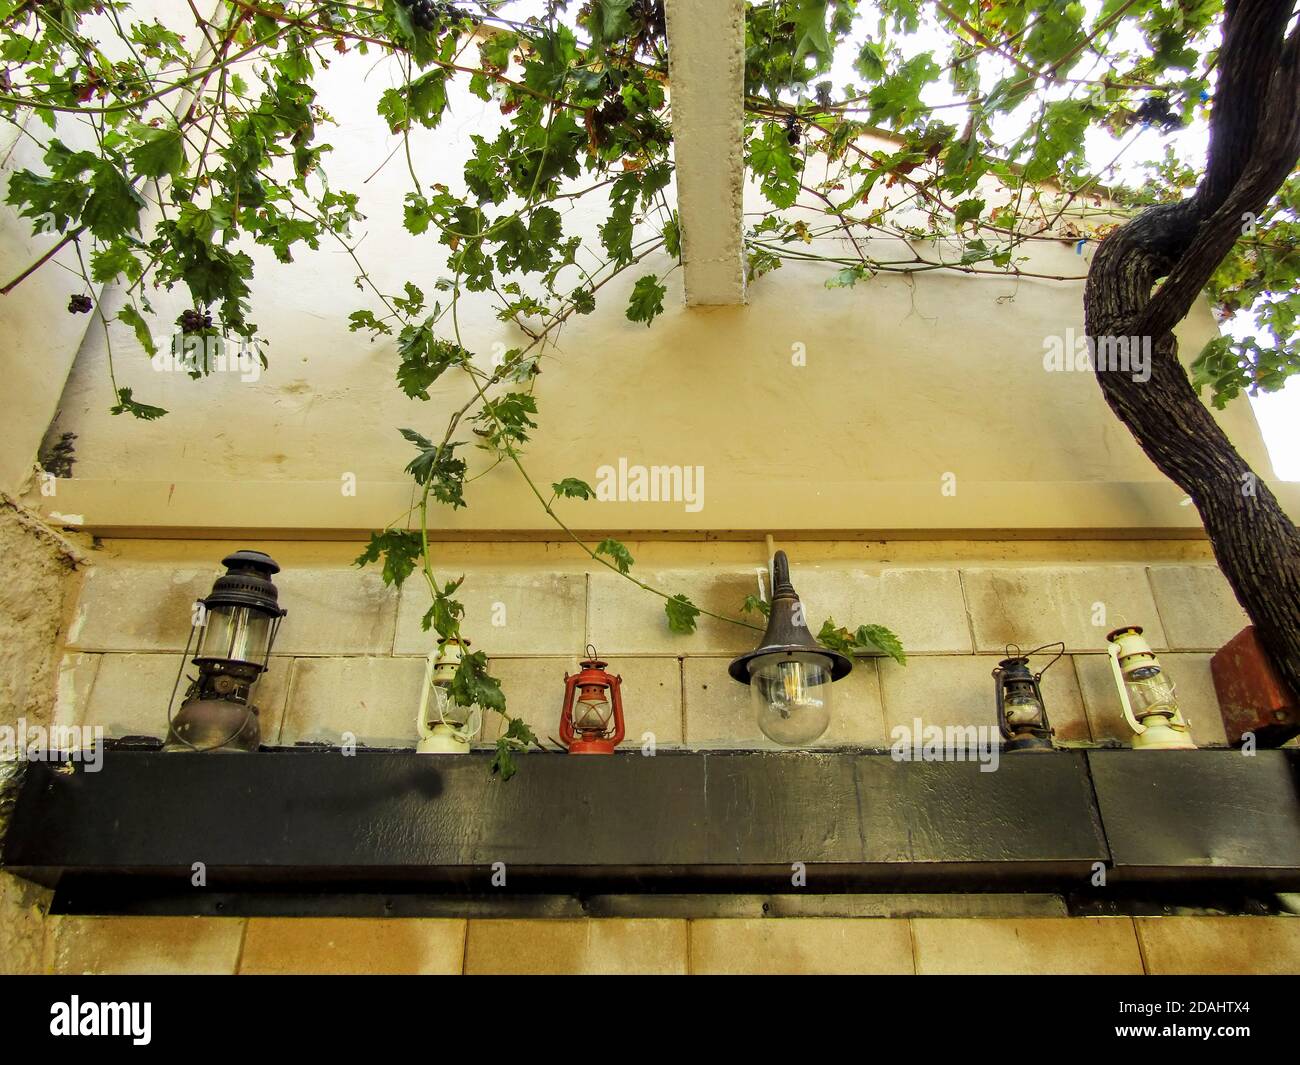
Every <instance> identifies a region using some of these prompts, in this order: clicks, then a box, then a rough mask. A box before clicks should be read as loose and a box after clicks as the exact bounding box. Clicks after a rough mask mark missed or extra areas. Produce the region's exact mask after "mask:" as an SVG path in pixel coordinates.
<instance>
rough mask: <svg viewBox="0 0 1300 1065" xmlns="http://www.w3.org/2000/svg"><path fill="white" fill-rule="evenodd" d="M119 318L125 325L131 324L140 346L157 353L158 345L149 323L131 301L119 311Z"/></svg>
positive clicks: (151, 352) (154, 353)
mask: <svg viewBox="0 0 1300 1065" xmlns="http://www.w3.org/2000/svg"><path fill="white" fill-rule="evenodd" d="M117 317H118V320H119V321H121V322H122V323H123V324H125V325H129V326H130V327H131V329H132V331H133V332H134V333H135V339H136V340H137V341H139V343H140V346H141V347H142V348H144V350H145V351H146V352H148V353H149V355H151V356H152V355H157V354H158V347H157V345H156V344H154V341H153V334H152V333H150V332H149V323H148V322H146V321H145V320H144V317H143V316H142V315H141V314H140V312H139V311H137V310H136V309H135V307H134V306H132V305H131V304H130V303H127V304H124V305H123V306H122V309H121V310H120V311H118V312H117Z"/></svg>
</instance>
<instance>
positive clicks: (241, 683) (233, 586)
mask: <svg viewBox="0 0 1300 1065" xmlns="http://www.w3.org/2000/svg"><path fill="white" fill-rule="evenodd" d="M221 564H222V565H223V566H225V567H226V572H225V574H224V575H223V576H220V577H218V578H217V580H216V582H215V583H214V584H213V585H212V592H211V594H209V595H208V597H207V598H206V599H200V600H199V603H198V604H196V605H198V606H200V607H201V609H199V610H198V611H197V616H196V617H195V619H194V626H193V628H192V629H191V630H190V637H189V639H188V640H187V641H186V642H185V657H186V658H188V657H189V653H190V646H191V645H192V644H195V643H196V640H197V650H196V651H195V655H194V659H193V661H194V665H196V666H198V667H199V675H198V677H196V678H194V679H192V680H191V681H190V686H189V688H188V689H187V690H186V692H185V701H184V702H183V703H181V708H180V710H178V711H177V713H176V716H175V717H174V718H173V717H172V714H171V710H172V703H174V702H175V700H176V690H177V688H179V687H180V680H181V674H183V673H184V671H185V664H184V662H182V663H181V669H180V673H178V674H177V677H176V685H175V687H173V688H172V697H171V701H169V702H168V704H167V721H168V730H167V742H166V744H164V746H163V750H166V751H255V750H257V748H258V746H259V745H260V744H261V742H262V730H261V726H260V725H259V724H258V720H257V707H256V706H254V705H253V703H252V699H251V691H252V687H253V685H254V684H255V683H256V681H257V679H258V677H260V676H261V675H262V674H263V673H265V672H266V670H267V666H268V664H269V661H270V658H271V648H272V646H274V644H275V637H276V633H277V632H278V631H279V628H280V619H281V618H283V617H284V616H285V614H287V613H288V611H287V610H284V609H283V608H281V606H280V603H279V593H278V591H277V590H276V587H275V583H274V582H273V581H272V580H271V577H272V575H273V574H276V573H279V572H280V567H279V566H278V565H276V563H275V560H274V559H272V558H271V556H270V555H266V554H263V553H262V552H261V551H236V552H235V553H234V554H233V555H227V556H226V557H225V558H223V559H222V560H221Z"/></svg>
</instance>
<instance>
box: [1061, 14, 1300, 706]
mask: <svg viewBox="0 0 1300 1065" xmlns="http://www.w3.org/2000/svg"><path fill="white" fill-rule="evenodd" d="M1290 20H1291V3H1290V0H1286V2H1282V0H1236V2H1233V0H1228V3H1227V5H1226V11H1225V15H1224V31H1223V46H1222V48H1221V49H1220V53H1219V64H1218V69H1219V82H1218V90H1217V92H1216V94H1215V100H1214V105H1213V113H1212V117H1211V120H1210V148H1209V158H1208V159H1207V160H1206V172H1205V176H1204V178H1203V179H1202V181H1201V183H1200V185H1199V186H1198V188H1197V190H1196V193H1195V194H1194V195H1193V196H1191V197H1190V198H1189V199H1187V200H1184V201H1182V202H1181V203H1176V204H1163V205H1160V206H1157V207H1152V208H1149V209H1147V210H1146V211H1144V212H1142V213H1141V214H1140V215H1138V217H1137V218H1135V219H1133V220H1132V221H1131V222H1129V223H1128V224H1126V225H1124V226H1122V227H1121V228H1119V229H1118V230H1116V231H1115V232H1114V233H1112V234H1111V235H1110V236H1109V237H1107V238H1106V240H1104V241H1103V242H1102V244H1101V246H1100V248H1098V250H1097V254H1096V257H1095V258H1094V259H1093V262H1092V266H1091V267H1090V268H1089V270H1088V281H1087V285H1086V287H1085V291H1084V315H1085V321H1086V324H1087V331H1088V334H1089V336H1092V337H1094V338H1102V337H1150V338H1151V357H1152V372H1151V378H1150V380H1149V381H1147V382H1145V383H1142V382H1138V381H1134V380H1133V379H1132V378H1131V377H1130V376H1129V375H1127V374H1121V373H1118V372H1111V371H1108V370H1106V369H1105V368H1104V366H1103V364H1102V360H1097V379H1098V381H1099V382H1100V384H1101V390H1102V393H1103V394H1104V395H1105V397H1106V402H1107V403H1109V404H1110V407H1111V409H1112V410H1113V411H1114V412H1115V413H1116V414H1117V415H1118V416H1119V419H1120V420H1121V421H1122V422H1123V423H1124V424H1125V425H1126V426H1127V427H1128V429H1129V431H1130V432H1132V434H1133V436H1134V437H1135V438H1136V439H1137V441H1138V443H1139V444H1140V445H1141V446H1142V450H1143V451H1145V452H1146V453H1147V455H1148V456H1149V457H1150V459H1151V460H1152V462H1154V463H1155V464H1156V466H1157V467H1159V469H1160V471H1161V472H1162V473H1164V474H1165V475H1166V476H1167V477H1169V478H1170V479H1171V480H1172V481H1174V482H1175V483H1176V484H1177V485H1178V486H1179V487H1180V488H1182V489H1183V491H1185V492H1186V493H1187V494H1188V495H1189V496H1190V497H1191V499H1192V502H1193V503H1195V504H1196V507H1197V509H1198V510H1199V511H1200V514H1201V520H1202V522H1203V523H1204V525H1205V531H1206V533H1207V534H1208V536H1209V538H1210V543H1211V544H1212V545H1213V548H1214V554H1215V558H1216V559H1218V562H1219V567H1220V568H1221V569H1222V570H1223V573H1224V575H1225V576H1226V577H1227V579H1228V582H1229V583H1230V584H1231V585H1232V588H1233V591H1234V592H1235V593H1236V595H1237V599H1238V600H1239V601H1240V603H1241V605H1242V607H1243V608H1245V610H1246V613H1247V614H1249V615H1250V618H1251V620H1252V621H1253V622H1254V623H1255V626H1256V628H1257V629H1258V631H1259V636H1260V638H1261V640H1262V641H1263V643H1264V646H1265V647H1266V648H1267V649H1268V651H1269V654H1270V656H1271V657H1272V659H1273V661H1274V663H1275V665H1276V666H1277V667H1278V670H1279V671H1280V672H1281V674H1282V676H1283V677H1284V678H1285V679H1286V681H1287V683H1288V684H1289V685H1290V686H1291V689H1292V690H1293V691H1295V692H1297V693H1300V531H1297V529H1296V526H1295V524H1294V523H1293V522H1292V521H1291V519H1290V518H1288V517H1287V515H1286V513H1285V512H1284V511H1283V510H1282V508H1281V506H1280V505H1279V503H1278V501H1277V499H1276V497H1275V496H1274V495H1273V493H1272V492H1270V491H1269V489H1268V487H1267V486H1266V485H1265V484H1264V483H1263V482H1262V481H1260V480H1259V479H1258V478H1257V477H1256V476H1255V474H1254V473H1253V472H1252V471H1251V469H1250V466H1249V465H1248V464H1247V463H1246V461H1245V460H1244V459H1243V458H1242V457H1241V456H1240V455H1239V454H1237V450H1236V449H1235V448H1234V447H1233V446H1232V444H1231V442H1230V441H1229V440H1228V438H1227V436H1226V435H1225V434H1224V432H1223V430H1222V429H1220V428H1219V426H1218V423H1217V422H1215V420H1214V419H1213V417H1211V415H1210V412H1209V411H1208V410H1207V409H1206V408H1205V406H1204V405H1203V404H1202V403H1201V401H1200V399H1199V397H1198V396H1197V395H1196V391H1195V390H1194V389H1193V388H1192V385H1191V382H1190V381H1189V380H1188V377H1187V373H1186V372H1185V371H1184V369H1183V367H1182V364H1181V363H1180V362H1179V361H1178V344H1177V341H1176V340H1175V339H1174V336H1173V333H1172V330H1173V327H1174V326H1175V325H1176V324H1177V323H1178V322H1179V321H1180V320H1181V319H1182V318H1183V317H1184V316H1185V315H1186V314H1187V311H1188V310H1189V309H1190V307H1191V306H1192V303H1193V302H1194V301H1195V300H1196V298H1197V297H1198V295H1199V294H1200V292H1201V291H1202V289H1203V288H1204V287H1205V284H1206V283H1207V282H1208V281H1209V279H1210V276H1211V275H1212V274H1213V273H1214V270H1215V269H1216V267H1217V266H1218V265H1219V263H1220V262H1222V260H1223V258H1224V256H1225V255H1226V254H1227V253H1228V251H1229V250H1230V249H1231V247H1232V245H1233V243H1234V242H1235V241H1236V240H1237V238H1238V237H1239V236H1241V234H1242V232H1243V225H1244V224H1245V223H1246V222H1247V221H1249V219H1250V218H1251V217H1253V216H1254V215H1256V214H1258V212H1259V211H1261V210H1262V209H1263V207H1264V206H1265V205H1266V204H1267V203H1268V201H1269V199H1270V198H1271V197H1272V196H1273V194H1274V193H1275V192H1277V190H1278V189H1279V188H1280V187H1281V186H1282V184H1283V183H1284V182H1285V181H1286V179H1287V177H1288V176H1289V175H1290V173H1291V171H1292V169H1293V168H1294V167H1295V165H1296V160H1297V157H1300V27H1293V28H1292V29H1291V32H1290V33H1289V34H1288V33H1287V24H1288V22H1289V21H1290ZM1161 278H1164V281H1163V283H1162V284H1161V285H1160V287H1159V288H1158V289H1157V288H1155V285H1156V282H1157V281H1159V280H1160V279H1161Z"/></svg>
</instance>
